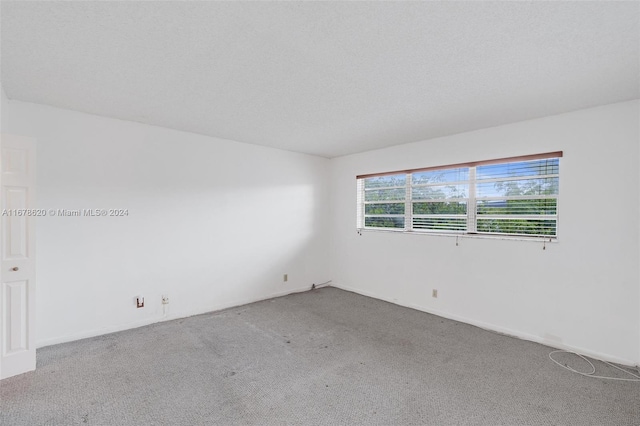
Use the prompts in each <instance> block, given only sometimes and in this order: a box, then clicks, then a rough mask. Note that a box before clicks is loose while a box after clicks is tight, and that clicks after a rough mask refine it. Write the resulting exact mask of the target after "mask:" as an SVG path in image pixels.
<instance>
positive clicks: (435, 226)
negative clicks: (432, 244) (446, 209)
mask: <svg viewBox="0 0 640 426" xmlns="http://www.w3.org/2000/svg"><path fill="white" fill-rule="evenodd" d="M413 229H424V230H427V229H428V230H434V231H465V230H466V229H467V218H466V217H461V218H441V217H426V218H423V217H414V218H413Z"/></svg>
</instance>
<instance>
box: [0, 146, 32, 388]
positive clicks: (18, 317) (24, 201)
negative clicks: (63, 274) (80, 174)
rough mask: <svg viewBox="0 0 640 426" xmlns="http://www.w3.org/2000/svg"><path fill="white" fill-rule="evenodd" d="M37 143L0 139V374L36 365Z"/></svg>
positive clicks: (13, 373) (2, 376)
mask: <svg viewBox="0 0 640 426" xmlns="http://www.w3.org/2000/svg"><path fill="white" fill-rule="evenodd" d="M35 148H36V145H35V140H33V139H30V138H25V137H20V136H12V135H2V136H1V138H0V189H1V192H0V204H1V209H0V220H1V224H2V225H1V226H0V240H1V242H2V247H1V248H0V253H1V261H0V265H1V268H0V379H4V378H7V377H11V376H15V375H16V374H21V373H26V372H27V371H31V370H35V368H36V347H35V327H34V319H35V290H36V285H35V284H36V282H35V275H36V262H35V220H36V217H35V216H34V214H37V211H36V210H34V209H35V166H36V164H35V157H36V151H35Z"/></svg>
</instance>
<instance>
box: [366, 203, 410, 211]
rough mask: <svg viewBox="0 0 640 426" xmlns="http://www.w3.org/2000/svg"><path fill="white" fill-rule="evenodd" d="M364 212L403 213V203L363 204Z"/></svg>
mask: <svg viewBox="0 0 640 426" xmlns="http://www.w3.org/2000/svg"><path fill="white" fill-rule="evenodd" d="M364 213H365V214H404V203H380V204H378V203H376V204H365V206H364Z"/></svg>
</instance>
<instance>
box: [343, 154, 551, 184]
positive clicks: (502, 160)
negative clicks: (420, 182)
mask: <svg viewBox="0 0 640 426" xmlns="http://www.w3.org/2000/svg"><path fill="white" fill-rule="evenodd" d="M561 157H562V151H555V152H545V153H542V154H533V155H521V156H518V157H506V158H496V159H493V160H484V161H471V162H467V163H457V164H446V165H443V166H434V167H423V168H419V169H407V170H396V171H393V172H383V173H370V174H366V175H358V176H356V179H366V178H372V177H378V176H391V175H399V174H407V173H417V172H427V171H433V170H443V169H456V168H460V167H477V166H484V165H487V164H500V163H515V162H518V161H530V160H541V159H545V158H561Z"/></svg>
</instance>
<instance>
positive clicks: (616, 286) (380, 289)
mask: <svg viewBox="0 0 640 426" xmlns="http://www.w3.org/2000/svg"><path fill="white" fill-rule="evenodd" d="M639 112H640V109H639V103H638V101H633V102H625V103H620V104H614V105H609V106H603V107H598V108H593V109H588V110H582V111H577V112H573V113H569V114H563V115H558V116H553V117H547V118H543V119H538V120H531V121H526V122H521V123H516V124H513V125H507V126H501V127H495V128H490V129H485V130H481V131H475V132H470V133H464V134H459V135H454V136H450V137H443V138H438V139H434V140H430V141H424V142H419V143H413V144H407V145H401V146H396V147H392V148H388V149H381V150H377V151H371V152H366V153H362V154H356V155H351V156H346V157H341V158H337V159H334V160H332V163H331V168H332V181H331V192H332V197H333V199H332V205H333V212H332V224H331V227H332V231H333V233H332V240H333V241H332V244H333V247H332V250H331V252H332V253H333V259H332V266H333V283H334V285H336V286H338V287H342V288H345V289H349V290H353V291H356V292H359V293H362V294H366V295H370V296H373V297H377V298H381V299H384V300H388V301H391V302H395V303H398V304H401V305H406V306H411V307H414V308H417V309H421V310H425V311H429V312H433V313H437V314H440V315H443V316H446V317H450V318H455V319H459V320H462V321H465V322H469V323H472V324H476V325H479V326H482V327H485V328H489V329H493V330H497V331H501V332H506V333H509V334H512V335H517V336H520V337H523V338H526V339H530V340H534V341H539V342H544V343H547V344H549V345H552V346H556V347H566V348H573V349H577V350H579V351H581V352H583V353H587V354H591V355H594V356H597V357H600V358H605V359H610V360H614V361H620V362H624V363H626V364H640V321H639V318H640V303H639V301H640V284H639V283H640V280H639V278H640V277H639V270H638V259H639V254H640V253H639V248H638V244H639V231H640V229H639V221H638V217H639V213H640V212H639V193H640V186H639V174H638V164H639V163H638V158H639V149H638V145H639V133H638V132H639V131H638V128H639V118H638V117H639ZM558 150H563V151H564V158H562V160H561V169H560V174H561V175H560V210H559V215H560V223H559V242H557V243H554V244H547V248H546V250H543V249H542V247H543V246H542V243H540V242H531V241H505V240H495V239H478V238H477V239H471V238H466V239H462V240H460V243H459V246H457V247H456V245H455V238H454V237H448V236H447V237H439V236H433V235H410V234H398V233H389V232H386V233H385V232H365V233H364V234H363V235H362V236H358V235H357V233H356V229H355V227H356V204H355V200H356V192H355V189H356V186H355V185H356V183H355V176H356V175H359V174H366V173H375V172H384V171H393V170H402V169H408V168H418V167H428V166H435V165H443V164H452V163H460V162H466V161H473V160H486V159H491V158H501V157H510V156H517V155H526V154H536V153H542V152H549V151H558ZM434 288H436V289H438V298H437V299H434V298H432V297H431V290H432V289H434Z"/></svg>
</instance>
